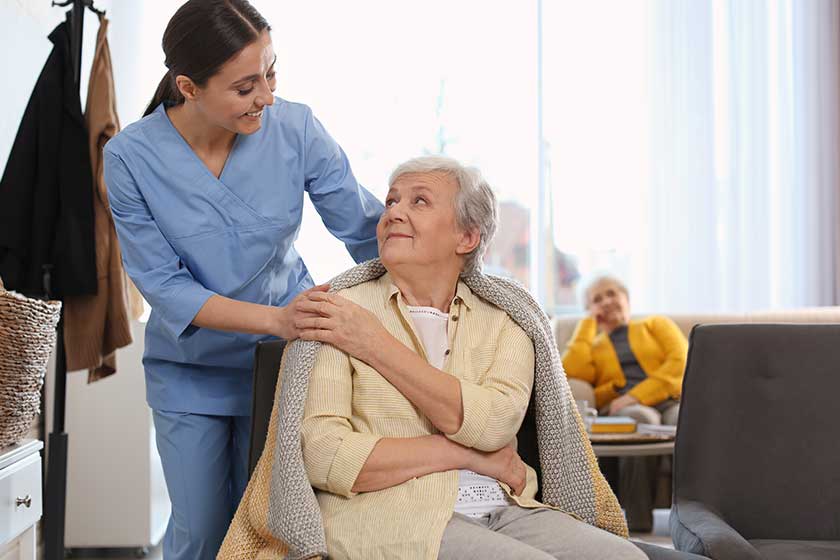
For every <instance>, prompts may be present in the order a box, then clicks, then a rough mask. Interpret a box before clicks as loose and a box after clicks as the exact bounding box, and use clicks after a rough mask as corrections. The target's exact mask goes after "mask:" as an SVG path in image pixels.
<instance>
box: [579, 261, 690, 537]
mask: <svg viewBox="0 0 840 560" xmlns="http://www.w3.org/2000/svg"><path fill="white" fill-rule="evenodd" d="M584 298H585V302H586V309H587V311H588V312H589V317H587V318H585V319H583V320H582V321H581V322H580V323H579V324H578V325H577V328H576V329H575V333H574V335H573V336H572V339H571V341H570V342H569V344H568V346H567V347H566V351H565V353H564V354H563V358H562V360H563V368H564V369H565V370H566V375H567V376H568V378H569V385H570V386H571V388H572V392H573V393H574V395H575V398H576V399H578V400H586V401H589V402H590V403H594V404H595V406H596V407H597V408H598V410H599V411H600V413H601V414H602V415H613V416H615V415H620V416H629V417H631V418H633V419H635V420H636V421H637V422H639V423H644V424H670V425H676V423H677V416H678V414H679V398H680V391H681V389H682V379H683V372H684V371H685V362H686V357H687V353H688V342H687V341H686V339H685V336H683V334H682V332H681V331H680V330H679V328H678V327H677V325H676V324H674V322H673V321H672V320H671V319H668V318H667V317H663V316H661V315H652V316H650V317H646V318H644V319H633V320H631V319H630V299H629V294H628V292H627V288H626V287H625V286H624V284H623V283H621V282H620V281H619V280H618V279H616V278H613V277H610V276H602V277H600V278H598V279H596V280H595V281H594V282H592V283H591V284H590V285H589V286H588V287H587V289H586V291H585V292H584ZM658 465H659V461H657V460H656V458H648V457H639V458H628V459H625V460H622V461H620V464H619V469H620V475H619V481H618V484H619V488H618V494H619V497H620V498H621V501H622V505H624V508H625V511H626V512H627V520H628V525H629V526H630V530H631V531H634V530H635V531H648V530H650V529H651V527H652V524H653V519H652V506H653V494H654V484H655V477H656V472H657V470H658V468H657V467H658Z"/></svg>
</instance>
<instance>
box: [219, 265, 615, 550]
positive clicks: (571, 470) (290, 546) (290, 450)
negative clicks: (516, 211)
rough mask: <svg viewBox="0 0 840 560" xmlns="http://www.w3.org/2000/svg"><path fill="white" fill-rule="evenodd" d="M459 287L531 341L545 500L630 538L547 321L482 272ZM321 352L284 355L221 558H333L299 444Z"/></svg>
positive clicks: (368, 268) (354, 278)
mask: <svg viewBox="0 0 840 560" xmlns="http://www.w3.org/2000/svg"><path fill="white" fill-rule="evenodd" d="M384 273H385V268H384V267H383V266H382V264H381V263H380V262H379V260H372V261H368V262H366V263H363V264H360V265H358V266H356V267H355V268H352V269H350V270H348V271H347V272H345V273H343V274H341V275H339V276H338V277H336V278H335V279H334V280H333V281H332V282H331V291H338V290H342V289H345V288H349V287H351V286H355V285H357V284H361V283H362V282H367V281H370V280H373V279H376V278H378V277H380V276H381V275H382V274H384ZM462 280H463V281H464V282H465V283H466V284H467V285H468V286H469V287H470V289H471V290H472V291H473V292H474V293H475V294H476V295H478V296H479V297H481V298H483V299H484V300H486V301H488V302H490V303H492V304H494V305H496V306H498V307H499V308H501V309H503V310H504V311H505V312H507V314H508V315H509V316H510V317H511V319H513V321H515V322H516V323H517V324H519V326H520V327H522V329H523V330H524V331H525V332H526V333H527V334H528V336H530V337H531V339H532V340H533V342H534V351H535V356H536V359H535V366H536V370H535V372H534V373H535V375H534V399H535V406H536V425H537V439H538V442H539V455H540V464H541V466H542V481H541V488H542V501H543V503H546V504H550V505H552V506H555V507H557V508H559V509H561V510H563V511H566V512H569V513H573V514H575V515H577V516H578V517H580V518H581V519H582V520H583V521H585V522H587V523H590V524H592V525H595V526H597V527H601V528H603V529H606V530H608V531H610V532H613V533H615V534H617V535H621V536H627V525H626V523H625V521H624V516H623V515H622V513H621V509H620V507H619V505H618V501H617V500H616V498H615V495H614V494H613V493H612V491H611V490H610V487H609V485H608V484H607V483H606V481H605V480H604V477H603V476H602V475H601V472H600V470H599V469H598V463H597V460H596V459H595V454H594V453H593V451H592V447H591V446H590V444H589V438H588V437H587V435H586V432H585V430H584V427H583V422H582V421H581V419H580V416H579V414H578V412H577V407H576V406H575V403H574V400H573V399H572V394H571V390H570V389H569V385H568V383H567V382H566V375H565V373H564V372H563V366H562V365H561V363H560V355H559V353H558V351H557V345H556V344H555V342H554V337H553V335H552V332H551V326H550V324H549V320H548V317H547V316H546V315H545V313H544V312H543V311H542V309H540V307H539V305H537V303H536V301H534V299H533V298H532V297H531V295H530V294H529V293H528V292H527V291H526V290H525V289H523V288H522V287H521V286H520V285H518V284H516V283H515V282H512V281H510V280H506V279H503V278H498V277H494V276H489V275H484V274H481V273H475V274H472V275H470V276H467V277H464V278H462ZM319 347H320V343H315V342H304V341H297V342H294V343H292V344H290V345H289V346H288V347H287V349H286V353H285V355H284V356H283V362H282V364H281V366H280V368H281V377H280V381H279V382H278V383H277V390H276V393H275V399H274V409H273V410H272V412H271V420H270V424H269V429H268V437H267V439H266V444H265V450H264V451H263V454H262V457H261V458H260V461H259V463H258V465H257V468H256V470H255V471H254V474H253V476H252V477H251V480H250V482H249V483H248V487H247V489H246V490H245V495H244V497H243V498H242V502H241V503H240V504H239V508H238V510H237V512H236V515H235V516H234V519H233V522H232V523H231V526H230V528H229V530H228V533H227V536H226V537H225V540H224V542H223V543H222V548H221V550H220V551H219V555H218V558H220V559H223V560H239V559H242V560H255V559H256V560H262V559H278V558H289V559H294V560H296V559H303V558H313V557H318V556H321V557H326V556H327V547H326V539H325V537H324V528H323V525H322V522H321V513H320V511H319V510H318V502H317V500H316V498H315V493H314V491H313V490H312V487H311V486H310V485H309V480H308V479H307V476H306V470H305V468H304V465H303V453H302V450H301V440H300V427H301V421H302V419H303V410H304V404H305V401H306V391H307V386H308V382H309V374H310V372H311V370H312V366H313V364H314V363H315V355H316V354H317V352H318V348H319Z"/></svg>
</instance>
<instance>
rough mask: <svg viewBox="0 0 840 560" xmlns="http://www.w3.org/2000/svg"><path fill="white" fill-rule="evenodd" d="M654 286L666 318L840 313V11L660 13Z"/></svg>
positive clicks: (703, 5)
mask: <svg viewBox="0 0 840 560" xmlns="http://www.w3.org/2000/svg"><path fill="white" fill-rule="evenodd" d="M650 14H651V16H650V17H651V24H650V30H651V33H650V45H649V47H650V48H649V53H650V57H651V63H650V76H649V83H650V99H651V102H650V105H649V107H650V110H649V115H650V131H651V133H650V137H651V150H650V152H651V172H650V177H651V185H650V198H649V212H648V219H649V223H648V228H647V229H648V232H649V245H648V248H647V249H648V250H647V251H646V252H645V254H644V258H645V261H646V262H645V265H646V268H647V271H648V274H647V275H646V276H647V278H648V280H647V282H645V283H644V285H636V286H633V289H634V290H635V291H636V292H637V293H638V294H639V295H640V296H641V297H640V299H641V300H642V301H644V302H645V304H646V307H648V308H650V309H657V310H664V311H692V310H708V311H713V310H728V311H737V310H748V309H762V308H769V307H794V306H811V305H831V304H836V303H838V251H839V250H840V245H838V226H837V222H838V218H840V209H838V204H840V169H838V157H839V156H840V145H839V144H838V132H839V129H840V120H838V119H840V114H838V113H840V112H839V111H838V104H840V97H838V93H840V92H839V91H838V71H840V48H839V47H840V40H838V32H839V29H838V28H839V27H840V4H838V3H837V2H836V1H835V0H809V1H808V2H799V1H796V0H775V1H770V0H766V1H762V0H714V1H711V2H697V1H696V0H656V1H654V2H653V3H652V5H651V10H650Z"/></svg>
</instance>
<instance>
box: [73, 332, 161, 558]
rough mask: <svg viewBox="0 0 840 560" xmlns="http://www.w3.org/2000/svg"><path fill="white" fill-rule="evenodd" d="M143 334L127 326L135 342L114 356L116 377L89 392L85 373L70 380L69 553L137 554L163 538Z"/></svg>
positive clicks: (158, 469)
mask: <svg viewBox="0 0 840 560" xmlns="http://www.w3.org/2000/svg"><path fill="white" fill-rule="evenodd" d="M144 327H145V325H144V324H142V323H139V322H137V321H132V323H131V331H132V336H133V338H134V343H133V344H131V345H130V346H128V347H126V348H122V349H120V350H118V351H117V373H115V374H114V375H112V376H110V377H107V378H105V379H102V380H100V381H97V382H96V383H92V384H90V385H89V384H88V383H87V372H86V371H80V372H71V373H70V374H68V378H67V416H66V427H67V434H68V440H69V452H68V461H67V517H66V521H65V531H64V546H65V547H66V548H68V549H70V548H82V549H87V548H134V549H142V548H147V547H152V546H155V545H157V544H158V543H159V542H160V540H161V539H162V538H163V533H164V530H165V529H166V522H167V521H168V519H169V511H170V504H169V496H168V495H167V492H166V484H165V482H164V479H163V470H162V468H161V464H160V458H159V456H158V452H157V447H156V445H155V431H154V426H153V424H152V411H151V410H150V409H149V406H148V405H147V404H146V386H145V379H144V375H143V365H142V363H141V360H142V355H143V346H144V337H143V329H144Z"/></svg>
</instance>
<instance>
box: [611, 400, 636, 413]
mask: <svg viewBox="0 0 840 560" xmlns="http://www.w3.org/2000/svg"><path fill="white" fill-rule="evenodd" d="M634 404H639V399H637V398H636V397H634V396H633V395H621V396H620V397H618V398H617V399H615V400H613V401H612V402H611V403H610V416H613V415H615V414H618V413H619V412H621V410H622V409H624V408H627V407H628V406H632V405H634Z"/></svg>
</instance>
